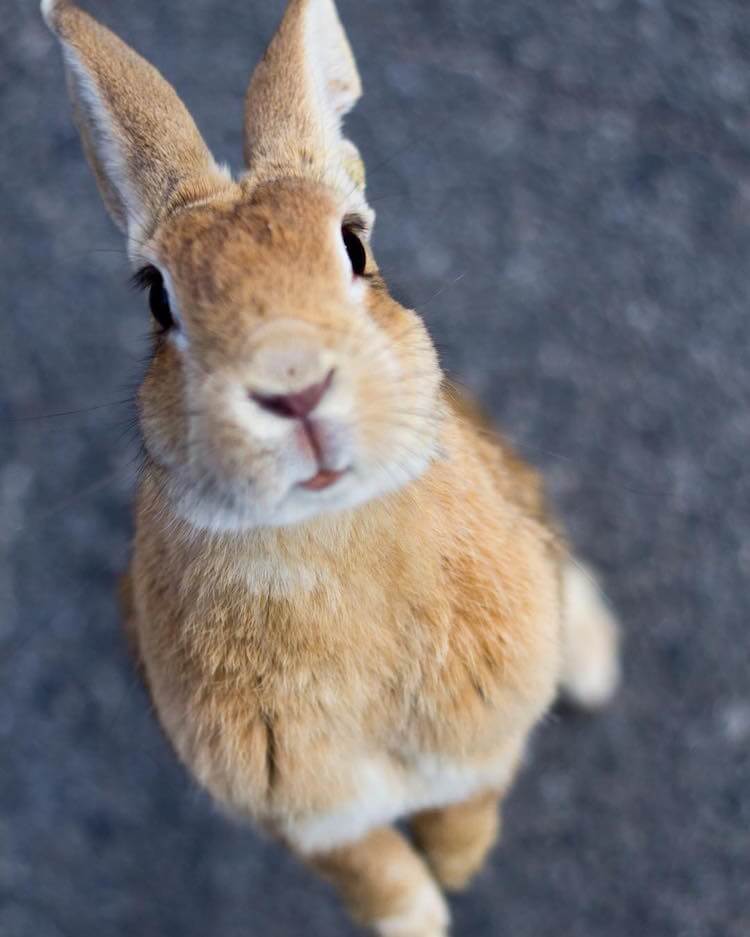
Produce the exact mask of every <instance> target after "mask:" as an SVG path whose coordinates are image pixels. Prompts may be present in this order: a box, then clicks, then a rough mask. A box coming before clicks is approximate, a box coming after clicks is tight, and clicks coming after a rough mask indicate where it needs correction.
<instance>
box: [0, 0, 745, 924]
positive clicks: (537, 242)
mask: <svg viewBox="0 0 750 937" xmlns="http://www.w3.org/2000/svg"><path fill="white" fill-rule="evenodd" d="M340 6H341V12H342V17H343V19H344V20H345V22H346V24H347V26H348V28H349V31H350V34H351V38H352V42H353V45H354V47H355V49H356V52H357V54H358V57H359V60H360V63H361V68H362V73H363V78H364V81H365V85H366V88H367V89H369V90H368V94H367V95H366V97H365V99H364V101H363V103H362V104H361V105H360V108H359V109H358V111H357V112H356V114H355V115H354V116H353V117H352V119H351V120H350V122H349V128H350V132H351V134H352V136H353V137H354V139H356V140H357V141H358V142H359V144H360V145H361V147H362V149H363V151H364V153H365V155H366V157H367V160H368V163H369V166H370V194H371V197H372V201H373V204H374V207H375V208H376V209H377V211H378V215H379V220H378V225H377V234H376V249H377V252H378V255H379V259H380V262H381V264H382V266H383V268H384V271H385V273H386V275H387V276H388V277H389V279H390V280H391V282H392V284H393V287H394V291H395V293H396V295H397V296H399V298H402V299H403V300H404V301H406V302H409V303H412V304H414V305H415V306H416V307H417V308H419V309H420V310H422V311H423V313H424V315H425V318H426V320H427V321H428V323H429V326H430V328H431V329H432V332H433V334H434V336H435V338H436V341H437V343H438V345H439V347H440V350H441V354H442V356H443V360H444V363H445V366H446V368H447V369H448V370H449V371H450V372H452V373H453V374H455V375H456V376H457V377H458V378H459V379H460V380H462V381H463V382H464V383H466V384H467V385H469V386H470V387H471V388H472V389H473V390H474V391H475V392H476V393H477V394H478V396H479V397H480V398H481V399H482V400H483V402H484V403H485V404H486V406H487V407H488V408H489V409H490V410H491V412H492V413H493V414H494V416H495V417H496V418H497V420H498V422H499V423H500V424H501V425H502V426H503V427H504V428H505V429H506V430H507V433H508V435H509V436H510V437H511V438H512V439H513V440H515V441H516V443H517V444H518V445H519V447H520V448H521V450H522V452H523V453H524V454H525V455H526V456H527V457H528V458H529V459H531V460H532V461H533V462H535V463H536V464H537V465H539V466H540V467H541V468H543V469H544V471H545V473H546V476H547V478H548V479H549V485H550V489H551V492H552V496H553V498H554V500H555V503H556V504H557V507H558V509H559V511H560V513H561V515H562V516H563V517H564V518H565V520H566V522H567V524H568V526H569V529H570V531H571V536H572V538H573V540H574V541H575V543H576V544H577V546H578V548H579V550H580V551H581V553H582V554H583V555H585V556H586V557H588V558H589V559H590V560H591V562H592V563H593V564H594V565H596V566H597V567H598V568H599V569H600V570H601V572H602V574H603V577H604V581H605V583H606V587H607V591H608V593H609V595H610V597H611V599H612V601H613V603H614V605H615V606H616V608H617V609H618V610H619V613H620V615H621V617H622V620H623V623H624V631H625V655H626V656H625V683H624V687H623V690H622V692H621V694H620V696H619V697H618V699H617V701H616V702H615V704H614V705H613V706H612V707H611V708H610V709H609V710H608V711H606V712H605V713H604V714H602V715H601V716H598V717H596V718H583V717H580V716H570V715H567V714H565V713H562V712H557V713H554V714H553V715H552V716H551V717H550V718H549V719H548V720H547V721H546V723H545V724H544V725H543V726H542V727H541V728H540V730H539V732H538V733H537V735H536V737H535V742H534V745H533V747H532V751H531V754H530V757H529V763H528V765H527V767H526V769H525V771H524V773H523V775H522V777H521V779H520V781H519V783H518V784H517V786H516V788H515V790H514V792H513V794H512V796H511V797H510V799H509V801H508V803H507V807H506V811H505V831H504V842H503V845H502V848H501V849H499V850H498V852H497V853H496V855H495V857H494V859H493V861H492V863H491V865H490V867H489V868H488V869H487V870H486V871H485V872H484V873H483V874H482V876H481V877H480V879H479V880H478V882H477V883H476V885H475V886H474V887H473V888H472V890H471V891H470V892H468V893H467V894H466V895H464V896H462V897H461V898H459V899H458V900H456V901H455V902H454V903H453V913H454V919H455V933H456V935H459V937H461V935H462V937H489V935H493V937H494V935H497V937H503V935H513V937H553V935H555V937H557V935H564V937H603V935H606V937H635V935H647V937H748V935H750V888H748V882H750V755H749V752H750V685H749V681H750V676H749V671H750V641H749V637H748V622H749V620H750V593H749V591H748V587H747V580H748V570H749V569H750V524H749V523H748V521H749V520H750V479H749V477H748V474H747V473H746V472H745V466H744V461H745V457H746V454H747V451H748V439H749V438H750V409H749V407H748V404H750V370H748V368H747V365H746V359H747V355H748V349H749V348H750V315H749V314H748V285H749V276H750V111H749V110H748V105H749V103H750V66H749V65H748V56H749V55H750V11H748V6H747V3H746V0H711V2H710V3H708V2H706V0H640V2H637V0H569V2H566V3H562V2H559V3H555V2H550V0H502V2H488V0H450V2H448V0H410V2H406V0H379V2H377V3H375V2H370V3H363V2H361V0H360V2H357V0H341V4H340ZM87 7H88V9H90V10H91V11H92V12H93V13H95V14H96V15H97V16H99V17H100V18H101V19H103V20H104V21H105V22H107V23H108V24H109V25H111V26H112V27H113V28H115V29H116V31H118V32H119V33H120V35H122V36H123V37H125V38H126V39H127V41H129V42H130V43H132V44H133V45H134V46H135V47H136V48H138V49H139V50H140V51H141V52H143V53H144V54H145V55H146V56H147V57H148V58H150V59H151V60H152V61H154V62H156V63H157V64H158V65H159V67H160V68H161V69H162V70H163V72H164V73H165V74H166V76H167V77H168V78H169V79H170V80H171V81H173V83H174V84H175V85H176V86H177V88H178V90H179V91H180V93H181V94H182V95H183V97H184V99H185V101H186V102H187V104H188V106H189V107H190V108H191V110H192V111H193V113H194V114H195V116H196V118H197V121H198V124H199V126H200V127H201V128H202V130H203V131H204V133H205V135H206V137H207V139H208V141H209V144H210V145H211V147H212V148H213V150H214V152H215V153H216V155H217V156H218V157H219V158H221V159H226V160H228V161H229V162H230V163H231V164H232V165H233V166H234V167H236V168H238V169H239V162H240V152H241V146H240V144H241V115H242V95H243V93H244V88H245V85H246V82H247V78H248V74H249V71H250V68H251V66H252V65H253V64H254V63H255V61H257V59H258V57H259V56H260V54H261V51H262V49H263V47H264V44H265V43H266V41H267V39H268V38H269V36H270V35H271V32H272V29H273V25H274V23H275V21H276V20H277V19H278V17H279V15H280V12H281V4H280V0H273V2H270V0H269V2H261V0H191V2H190V3H189V4H178V3H176V2H169V0H131V2H129V3H127V4H115V3H107V2H105V0H90V2H87ZM0 114H1V115H2V134H1V135H0V189H1V190H2V197H1V199H0V204H1V205H2V210H1V216H0V236H1V245H0V283H1V284H2V287H1V288H0V289H1V291H2V292H1V295H2V308H1V311H0V934H2V937H133V935H137V937H207V935H210V937H287V935H305V937H324V935H325V937H329V935H332V934H336V935H340V937H348V935H354V934H355V933H357V931H356V930H355V929H354V927H353V926H352V925H351V924H350V923H349V922H348V921H347V919H346V917H345V915H344V913H343V911H342V910H341V908H340V907H339V905H338V903H337V901H336V900H335V898H334V896H333V894H332V893H331V892H330V891H329V890H328V889H327V887H326V886H325V885H323V884H321V883H320V882H318V881H317V880H316V879H315V878H313V877H312V876H311V875H309V874H308V873H307V871H306V870H304V869H303V868H301V867H300V866H299V865H298V864H297V863H296V862H295V861H294V860H293V859H292V858H291V857H290V856H288V855H287V854H286V853H285V852H284V851H283V850H281V849H280V848H278V847H277V846H275V845H274V844H272V843H269V842H267V841H265V840H263V839H262V838H261V837H259V836H258V835H257V834H256V833H255V832H254V831H252V830H250V829H244V828H241V827H238V826H235V825H232V823H230V822H229V821H227V820H226V819H224V818H223V817H222V816H220V815H219V814H218V813H217V812H216V810H215V809H214V808H213V807H212V806H211V804H210V803H209V802H208V800H207V798H205V797H204V795H202V794H200V793H199V792H197V791H196V789H195V787H194V786H193V784H192V782H191V781H190V780H189V779H188V778H187V777H186V775H185V774H184V772H183V771H182V770H181V768H180V767H179V766H178V765H177V764H176V763H175V760H174V758H173V757H172V754H171V752H170V751H169V749H168V747H167V745H166V744H165V743H164V741H163V740H162V738H161V736H160V733H159V731H158V729H157V727H156V724H155V720H154V718H153V716H152V713H151V712H150V711H149V706H148V703H147V700H146V697H145V694H144V693H143V692H142V690H141V689H140V687H139V686H138V682H137V680H136V678H135V676H134V674H133V670H132V668H131V665H130V662H129V660H128V658H127V655H126V652H125V649H124V646H123V641H122V640H121V638H120V633H119V623H118V615H117V610H116V605H115V599H114V591H115V580H116V576H117V574H118V572H119V571H120V570H121V569H122V568H123V566H124V564H125V562H126V557H127V552H128V542H129V538H130V536H131V521H130V512H129V503H130V499H131V494H132V487H133V477H134V466H135V461H134V460H135V456H136V452H137V450H136V445H135V442H134V434H133V427H132V416H133V412H132V405H131V404H129V403H128V402H127V401H128V399H129V398H130V397H131V396H132V391H133V387H134V384H135V382H136V381H137V379H138V376H139V374H140V372H141V369H142V359H143V355H144V354H145V353H146V352H147V332H148V321H147V311H146V308H145V303H144V302H143V299H142V297H139V296H135V295H134V294H132V293H131V292H130V290H129V289H128V287H127V283H126V281H127V275H128V272H129V271H128V269H127V262H126V258H125V256H124V253H123V250H122V248H123V245H122V242H121V240H120V238H119V235H118V233H117V232H116V231H115V229H114V227H113V226H112V225H111V224H110V222H109V220H108V219H107V217H106V216H105V213H104V210H103V208H102V207H101V205H100V202H99V199H98V195H97V193H96V191H95V188H94V185H93V182H92V179H91V177H90V174H89V170H88V168H87V166H86V165H85V163H84V160H83V158H82V155H81V152H80V148H79V143H78V139H77V137H76V135H75V132H74V130H73V127H72V124H71V121H70V114H69V107H68V103H67V99H66V96H65V88H64V83H63V72H62V66H61V60H60V55H59V52H58V49H57V48H56V46H55V45H54V43H53V40H52V38H51V36H50V35H49V34H48V33H47V31H46V29H45V27H44V25H43V23H42V22H41V18H40V16H39V14H38V10H37V7H36V4H35V3H33V2H29V0H5V3H4V5H3V14H2V17H1V18H0ZM123 401H124V402H123ZM61 411H81V412H76V413H69V414H68V415H62V416H52V414H55V413H58V412H61Z"/></svg>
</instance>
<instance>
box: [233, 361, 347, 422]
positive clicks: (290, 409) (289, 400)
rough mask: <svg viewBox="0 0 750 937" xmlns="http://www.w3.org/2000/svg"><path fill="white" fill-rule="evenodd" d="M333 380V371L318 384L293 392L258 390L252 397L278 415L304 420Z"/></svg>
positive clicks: (264, 407) (265, 408) (252, 393)
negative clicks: (262, 391)
mask: <svg viewBox="0 0 750 937" xmlns="http://www.w3.org/2000/svg"><path fill="white" fill-rule="evenodd" d="M332 382H333V371H329V372H328V376H327V377H326V378H324V379H323V380H322V381H320V383H318V384H312V385H311V386H310V387H306V388H305V389H304V390H298V391H295V393H293V394H261V393H259V392H258V391H254V392H251V393H250V396H251V398H252V399H253V400H254V401H255V402H256V403H257V404H259V405H260V406H261V407H263V409H264V410H268V412H269V413H275V414H276V416H282V417H286V419H289V420H295V419H297V420H303V419H304V418H305V417H306V416H309V415H310V414H311V413H312V412H313V410H314V409H315V408H316V407H317V406H318V404H319V403H320V401H321V400H322V399H323V397H324V396H325V394H326V392H327V391H328V389H329V387H330V386H331V383H332Z"/></svg>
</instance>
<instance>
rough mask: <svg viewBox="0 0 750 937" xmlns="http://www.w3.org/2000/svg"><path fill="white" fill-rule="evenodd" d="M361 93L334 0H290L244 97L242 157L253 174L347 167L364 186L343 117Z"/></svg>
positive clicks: (322, 172)
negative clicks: (243, 147)
mask: <svg viewBox="0 0 750 937" xmlns="http://www.w3.org/2000/svg"><path fill="white" fill-rule="evenodd" d="M361 94H362V85H361V82H360V78H359V74H358V72H357V66H356V64H355V62H354V56H353V54H352V50H351V47H350V45H349V42H348V40H347V38H346V34H345V32H344V28H343V26H342V25H341V21H340V19H339V16H338V13H337V11H336V7H335V5H334V2H333V0H290V2H289V5H288V7H287V10H286V13H285V14H284V18H283V19H282V21H281V24H280V26H279V28H278V30H277V32H276V34H275V36H274V37H273V39H272V40H271V43H270V45H269V46H268V49H267V50H266V53H265V55H264V57H263V59H262V61H261V62H260V64H259V65H258V67H257V68H256V70H255V73H254V74H253V77H252V80H251V82H250V87H249V88H248V91H247V97H246V102H245V162H246V164H247V166H248V169H249V174H250V175H251V176H252V177H253V178H260V179H268V178H275V177H278V176H281V175H289V174H290V173H291V174H295V175H311V174H317V175H319V176H320V177H321V178H327V179H328V180H329V181H334V182H335V180H336V177H337V176H338V175H340V174H342V173H343V174H344V175H345V176H346V177H347V178H348V180H349V183H354V185H355V188H357V189H363V188H364V166H363V165H362V160H361V158H360V156H359V152H358V151H357V148H356V147H355V146H354V144H353V143H351V142H350V141H349V140H346V139H345V138H344V137H343V136H342V133H341V121H342V118H343V117H344V115H345V114H347V113H348V112H349V111H350V110H351V109H352V107H354V105H355V104H356V102H357V101H358V100H359V98H360V96H361Z"/></svg>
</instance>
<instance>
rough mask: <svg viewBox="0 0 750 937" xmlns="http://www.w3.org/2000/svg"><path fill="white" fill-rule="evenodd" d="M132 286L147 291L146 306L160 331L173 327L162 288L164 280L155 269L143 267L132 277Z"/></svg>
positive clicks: (167, 295)
mask: <svg viewBox="0 0 750 937" xmlns="http://www.w3.org/2000/svg"><path fill="white" fill-rule="evenodd" d="M133 284H134V286H135V287H136V288H138V289H141V290H148V304H149V306H150V308H151V314H152V315H153V317H154V319H156V321H157V322H158V323H159V325H160V326H161V328H162V330H163V331H165V332H168V331H169V329H171V328H173V327H174V324H175V322H174V316H173V315H172V310H171V308H170V305H169V294H168V293H167V288H166V287H165V286H164V278H163V277H162V275H161V273H159V271H158V270H157V269H156V267H152V266H148V267H143V269H142V270H139V271H138V273H136V275H135V276H134V277H133Z"/></svg>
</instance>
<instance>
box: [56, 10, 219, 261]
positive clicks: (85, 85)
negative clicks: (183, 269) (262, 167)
mask: <svg viewBox="0 0 750 937" xmlns="http://www.w3.org/2000/svg"><path fill="white" fill-rule="evenodd" d="M42 13H43V15H44V18H45V20H46V21H47V24H48V25H49V27H50V29H51V30H52V32H53V33H55V34H56V36H57V37H58V39H59V40H60V43H61V45H62V49H63V55H64V59H65V66H66V73H67V79H68V87H69V90H70V95H71V98H72V100H73V109H74V116H75V120H76V123H77V125H78V128H79V130H80V133H81V138H82V141H83V147H84V150H85V152H86V156H87V157H88V160H89V162H90V163H91V167H92V169H93V171H94V175H95V176H96V180H97V183H98V185H99V190H100V192H101V194H102V197H103V199H104V203H105V205H106V206H107V208H108V210H109V213H110V214H111V215H112V217H113V218H114V220H115V222H116V224H117V225H118V226H119V227H120V228H121V229H122V230H123V231H125V232H126V233H127V235H128V241H129V247H130V250H131V254H134V253H136V252H137V250H138V246H139V245H140V244H142V243H143V242H144V241H145V240H146V239H147V238H148V237H149V236H150V235H151V234H152V233H153V230H154V228H155V226H156V224H157V223H158V221H159V219H160V217H162V216H163V215H164V214H165V213H166V212H168V211H169V210H170V209H173V208H176V207H179V205H181V204H185V203H187V202H191V201H198V200H200V199H205V198H207V197H209V196H210V195H212V194H213V193H214V192H216V191H217V190H218V191H220V190H221V189H226V188H227V187H228V186H229V185H230V184H231V183H230V180H229V177H228V174H227V173H226V171H225V170H222V169H220V168H219V167H218V166H217V165H216V163H215V162H214V159H213V157H212V156H211V154H210V152H209V151H208V148H207V147H206V144H205V143H204V142H203V139H202V137H201V135H200V133H199V132H198V129H197V128H196V126H195V124H194V122H193V119H192V118H191V116H190V114H188V112H187V110H186V108H185V106H184V104H183V103H182V101H180V99H179V98H178V97H177V94H176V93H175V91H174V89H173V88H172V86H171V85H170V84H168V82H167V81H165V80H164V78H162V76H161V75H160V74H159V72H158V71H157V70H156V69H155V68H153V67H152V66H151V65H149V64H148V62H146V61H145V60H144V59H142V58H141V57H140V56H139V55H138V54H137V53H135V52H134V51H133V50H132V49H130V48H129V47H128V46H126V45H125V43H123V42H122V41H121V40H119V39H118V38H117V37H116V36H115V35H113V34H112V33H111V32H110V31H109V30H108V29H105V28H104V27H103V26H101V25H100V24H99V23H97V22H96V21H95V20H94V19H92V18H91V17H90V16H88V15H87V14H86V13H84V12H83V11H82V10H79V9H78V8H77V7H75V6H74V5H73V4H72V3H69V2H67V0H43V2H42Z"/></svg>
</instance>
